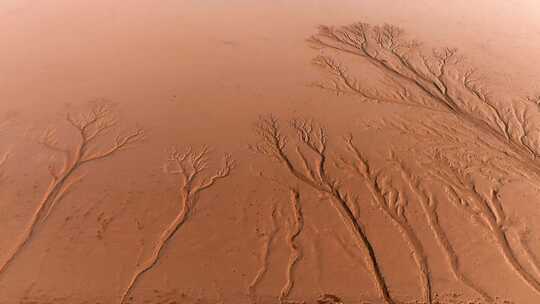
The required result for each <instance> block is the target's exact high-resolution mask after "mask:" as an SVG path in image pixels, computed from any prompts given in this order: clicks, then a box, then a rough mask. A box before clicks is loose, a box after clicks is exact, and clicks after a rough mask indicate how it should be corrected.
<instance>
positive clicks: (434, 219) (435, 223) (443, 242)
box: [394, 159, 493, 303]
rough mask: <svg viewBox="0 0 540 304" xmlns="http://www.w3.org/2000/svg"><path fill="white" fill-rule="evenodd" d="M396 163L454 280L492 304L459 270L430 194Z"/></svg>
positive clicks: (489, 297) (417, 180)
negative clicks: (420, 208)
mask: <svg viewBox="0 0 540 304" xmlns="http://www.w3.org/2000/svg"><path fill="white" fill-rule="evenodd" d="M394 160H395V162H396V163H397V167H398V168H399V170H400V173H401V177H402V178H403V180H404V181H405V183H406V184H407V186H408V187H409V189H410V191H411V192H412V193H413V194H414V195H415V197H416V200H417V202H418V203H419V204H420V206H421V207H422V211H423V213H424V216H425V219H426V222H427V224H428V227H429V229H430V230H431V232H432V233H433V236H434V237H435V240H436V241H437V243H438V245H439V247H440V249H441V251H442V252H443V254H444V256H445V258H446V262H447V263H448V267H450V271H451V273H452V275H453V276H454V278H455V279H456V280H458V281H460V282H461V283H462V284H463V285H465V286H466V287H468V288H470V289H471V290H473V291H474V292H476V293H477V294H478V295H480V296H481V297H482V298H483V299H484V300H485V301H486V302H488V303H493V298H492V297H491V296H490V295H489V294H488V293H487V292H486V291H484V290H483V289H482V288H480V287H479V286H478V285H477V284H475V283H474V282H473V281H472V280H471V279H469V278H468V277H467V276H466V275H465V274H464V273H463V272H462V271H461V269H460V264H459V257H458V255H457V253H456V251H455V249H454V247H453V246H452V244H451V243H450V240H449V239H448V237H447V235H446V232H445V231H444V229H443V227H442V226H441V224H440V223H439V217H438V214H437V202H436V200H435V198H434V197H433V195H432V194H430V193H426V192H425V191H423V190H421V184H420V183H421V181H420V180H419V178H417V177H416V176H414V175H413V174H412V171H411V170H410V169H408V168H406V167H405V165H404V163H403V162H402V161H400V160H397V159H394Z"/></svg>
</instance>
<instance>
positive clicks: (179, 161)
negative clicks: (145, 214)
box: [119, 146, 235, 304]
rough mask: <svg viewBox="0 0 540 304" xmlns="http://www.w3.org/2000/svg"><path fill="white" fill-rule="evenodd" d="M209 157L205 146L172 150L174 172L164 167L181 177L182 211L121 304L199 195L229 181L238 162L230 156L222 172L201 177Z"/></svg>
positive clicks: (138, 270) (139, 267) (138, 271)
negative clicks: (194, 148)
mask: <svg viewBox="0 0 540 304" xmlns="http://www.w3.org/2000/svg"><path fill="white" fill-rule="evenodd" d="M208 154H209V149H208V147H206V146H205V147H203V148H201V149H200V150H199V151H193V150H192V148H191V147H190V148H188V149H187V150H186V151H184V152H179V151H178V150H176V149H172V151H171V153H170V155H169V159H168V160H167V164H172V165H173V166H174V168H172V169H171V168H170V167H169V166H167V165H166V166H165V167H166V168H167V170H168V172H169V173H170V174H172V175H178V176H179V177H180V202H179V203H180V210H179V212H178V214H177V215H176V216H175V217H174V219H173V220H172V221H171V222H170V223H169V224H168V225H167V226H166V228H165V230H163V231H162V232H161V234H160V236H159V238H158V240H157V244H156V246H155V247H154V249H153V251H152V254H151V255H150V257H149V258H148V259H147V260H145V261H144V262H143V263H142V264H138V265H137V268H136V270H135V272H134V273H133V275H132V276H131V278H130V280H129V283H128V285H127V287H126V288H125V290H124V291H123V292H122V294H121V295H120V301H119V303H120V304H123V303H124V302H125V301H126V300H127V299H128V296H129V294H130V292H131V291H132V289H133V288H134V287H135V285H136V283H137V282H138V281H139V279H140V278H141V277H142V275H143V274H145V273H146V272H148V271H149V270H151V269H152V268H153V267H154V266H155V265H156V264H157V262H158V260H159V258H160V257H161V254H162V252H163V250H164V249H165V248H166V246H167V244H168V243H169V241H170V240H171V239H172V237H173V236H174V235H175V233H176V232H177V231H178V230H179V229H180V228H181V227H182V226H183V225H184V223H185V222H186V221H187V220H188V219H189V217H190V216H191V212H192V211H193V208H194V207H195V205H196V203H197V201H198V198H199V195H200V194H201V193H203V192H204V191H205V190H208V189H209V188H210V187H212V186H213V185H214V184H215V183H216V182H218V181H219V180H221V179H224V178H226V177H228V176H229V174H230V173H231V171H232V170H233V168H234V167H235V162H234V161H233V160H232V158H231V156H230V155H229V154H225V156H224V157H223V164H222V166H221V168H219V169H217V170H216V171H215V172H214V173H213V174H212V175H206V176H204V175H201V174H202V173H203V172H204V171H205V170H206V169H207V168H208V166H209V159H208Z"/></svg>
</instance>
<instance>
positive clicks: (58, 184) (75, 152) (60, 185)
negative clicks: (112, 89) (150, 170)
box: [0, 106, 144, 275]
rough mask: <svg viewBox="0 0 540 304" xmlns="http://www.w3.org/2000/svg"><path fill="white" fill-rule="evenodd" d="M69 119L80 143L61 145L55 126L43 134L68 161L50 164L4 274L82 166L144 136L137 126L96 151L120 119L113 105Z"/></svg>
mask: <svg viewBox="0 0 540 304" xmlns="http://www.w3.org/2000/svg"><path fill="white" fill-rule="evenodd" d="M66 119H67V122H68V123H69V124H70V125H71V127H72V128H73V129H75V131H76V133H77V134H78V136H79V142H78V143H77V145H76V146H74V147H72V148H64V147H62V146H60V145H59V144H58V140H57V138H56V132H55V130H52V129H51V130H47V131H45V132H44V133H43V135H42V137H41V139H40V144H41V145H43V146H44V147H45V148H47V149H49V150H51V151H53V152H57V153H60V154H61V155H62V156H63V162H64V163H63V166H62V168H60V169H57V168H56V166H55V164H54V163H51V164H50V165H49V168H48V169H49V174H50V176H51V181H50V183H49V187H48V188H47V190H46V192H45V193H44V194H43V196H42V198H41V201H40V202H39V203H38V205H37V207H36V209H35V210H34V212H33V213H32V216H31V219H30V222H29V223H28V225H27V226H26V227H25V228H24V231H23V234H22V235H21V236H20V238H19V239H18V240H17V242H16V244H15V246H14V247H12V248H11V250H10V251H9V253H8V255H7V256H8V257H7V259H6V260H5V261H4V262H3V263H2V264H1V265H0V275H2V274H4V273H5V271H6V269H7V268H8V267H9V266H10V265H12V263H13V262H14V260H15V258H16V257H17V256H18V254H19V253H20V252H21V251H22V250H23V249H24V248H25V246H26V245H27V244H28V242H29V241H30V240H31V238H32V237H33V235H34V233H35V232H36V229H37V227H38V226H39V225H41V224H44V222H45V220H46V218H47V217H48V216H49V214H50V213H51V212H52V209H53V207H54V206H55V204H56V203H57V202H58V201H59V200H60V199H61V198H62V196H63V195H64V194H65V193H66V191H68V189H69V188H70V187H71V186H72V185H73V184H74V183H76V182H77V181H78V180H80V179H81V178H82V177H81V176H75V175H76V174H77V173H78V172H79V170H80V169H81V168H82V167H84V166H86V165H87V164H89V163H92V162H95V161H98V160H101V159H105V158H108V157H110V156H112V155H114V154H116V153H117V152H119V151H121V150H123V149H125V148H126V147H128V146H130V145H132V144H133V143H135V142H138V141H140V140H141V139H142V138H143V136H144V133H143V131H142V130H141V129H136V130H135V131H133V132H131V133H128V134H127V135H117V136H116V138H115V140H114V142H113V144H112V145H111V146H110V147H109V148H106V149H104V150H101V151H100V150H97V151H94V152H92V150H94V149H95V148H94V147H93V146H94V142H95V141H96V140H97V139H98V138H100V137H103V136H104V135H105V134H106V133H107V132H108V131H111V129H112V128H113V127H115V125H116V119H115V117H114V116H113V115H112V114H111V113H110V111H109V108H108V107H107V106H96V107H94V108H93V109H92V110H91V111H90V112H89V113H87V114H85V115H77V117H72V116H71V115H69V114H68V115H67V116H66Z"/></svg>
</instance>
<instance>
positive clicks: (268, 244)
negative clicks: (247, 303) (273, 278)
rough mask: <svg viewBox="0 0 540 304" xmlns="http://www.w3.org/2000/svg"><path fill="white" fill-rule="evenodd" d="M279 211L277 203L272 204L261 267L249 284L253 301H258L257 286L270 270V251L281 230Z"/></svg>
mask: <svg viewBox="0 0 540 304" xmlns="http://www.w3.org/2000/svg"><path fill="white" fill-rule="evenodd" d="M277 213H278V211H277V204H276V203H274V204H273V205H272V209H271V212H270V230H269V231H268V232H266V235H265V238H264V243H263V247H262V250H261V261H260V262H261V267H260V268H259V270H258V271H257V273H256V274H255V276H254V277H253V279H252V280H251V282H250V283H249V286H248V296H249V297H250V300H251V301H252V302H253V303H256V302H257V294H256V292H257V286H258V285H259V283H260V282H261V281H262V279H263V278H264V275H265V274H266V272H267V271H268V266H269V261H268V259H269V257H270V252H271V250H272V243H273V242H274V240H275V238H276V234H277V233H278V231H279V226H278V224H277Z"/></svg>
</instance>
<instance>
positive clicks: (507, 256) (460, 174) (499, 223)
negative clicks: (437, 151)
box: [429, 155, 540, 293]
mask: <svg viewBox="0 0 540 304" xmlns="http://www.w3.org/2000/svg"><path fill="white" fill-rule="evenodd" d="M431 165H432V166H430V171H429V174H430V176H431V177H433V178H434V179H436V180H438V181H439V182H440V183H441V184H442V185H444V186H445V187H446V190H447V195H448V197H449V200H450V201H452V202H454V205H456V206H458V207H459V208H461V209H462V210H465V211H466V212H467V213H468V214H469V215H470V216H471V217H474V218H477V219H478V220H479V221H480V223H481V224H482V226H483V227H484V228H485V229H486V230H487V231H488V232H489V233H490V235H491V237H492V239H493V240H494V241H495V245H496V246H497V247H498V249H499V252H500V253H501V254H502V256H503V258H504V260H505V261H506V262H507V264H508V266H510V268H511V269H512V270H513V271H514V272H515V273H516V274H517V275H518V276H519V277H520V278H521V279H522V280H523V281H524V282H525V283H526V284H527V285H528V286H529V287H531V288H532V289H533V290H534V291H535V292H537V293H540V281H539V280H538V279H536V278H535V277H534V276H533V275H532V274H531V273H530V272H529V271H528V270H527V269H525V267H523V265H522V264H521V263H520V262H519V260H518V259H517V257H516V255H515V252H514V251H513V249H512V246H511V245H510V243H509V242H508V238H507V235H506V227H507V226H508V224H509V223H508V218H507V216H506V214H505V212H504V209H503V206H502V202H501V200H500V197H499V190H498V189H497V188H490V189H489V191H488V192H489V193H488V194H485V193H482V192H481V191H480V190H479V189H478V187H477V186H476V183H475V181H474V179H473V177H472V176H471V174H470V172H469V171H467V170H465V169H464V168H461V167H459V166H457V165H455V164H454V163H453V162H451V161H450V160H448V159H447V158H446V157H445V156H443V155H437V158H436V160H435V161H434V162H433V163H432V164H431Z"/></svg>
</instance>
